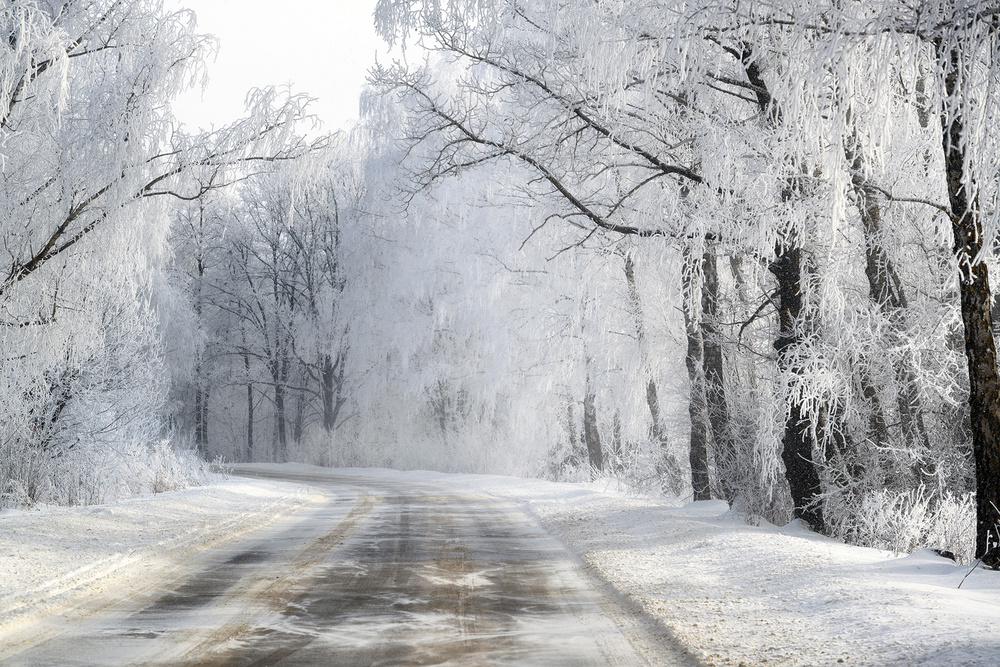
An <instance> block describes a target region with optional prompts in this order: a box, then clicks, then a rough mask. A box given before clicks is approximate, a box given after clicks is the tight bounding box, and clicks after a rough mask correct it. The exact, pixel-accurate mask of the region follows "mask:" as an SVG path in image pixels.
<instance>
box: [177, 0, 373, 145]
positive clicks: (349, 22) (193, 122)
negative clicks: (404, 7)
mask: <svg viewBox="0 0 1000 667" xmlns="http://www.w3.org/2000/svg"><path fill="white" fill-rule="evenodd" d="M375 2H376V0H277V1H275V0H168V2H167V6H168V7H170V6H172V7H175V8H176V7H182V6H183V7H188V8H190V9H193V10H194V11H195V13H196V14H197V15H198V30H199V32H203V33H211V34H214V35H215V36H216V37H218V38H219V41H220V43H221V46H220V50H219V55H218V58H217V59H216V61H215V62H212V63H209V76H210V78H211V81H210V83H209V85H208V88H207V89H206V90H205V91H204V93H202V92H201V91H196V92H193V93H188V94H186V95H184V96H183V97H182V98H180V99H178V100H177V101H176V102H175V103H174V112H175V113H176V115H177V116H178V117H179V118H180V119H181V120H182V121H183V122H184V123H185V124H187V125H189V126H192V128H193V127H204V128H206V129H207V127H208V126H209V125H210V124H213V123H214V124H215V126H217V127H218V126H221V125H223V124H225V123H227V122H229V121H231V120H234V119H236V118H238V117H240V116H241V115H242V112H243V101H244V98H245V97H246V93H247V91H248V90H249V89H250V88H253V87H263V86H266V85H270V84H285V83H291V84H292V85H293V90H295V91H296V92H304V93H308V94H310V95H311V96H312V97H315V98H317V101H316V103H315V105H314V106H313V107H312V109H313V113H316V114H317V115H318V116H319V117H320V118H321V119H322V120H323V122H324V123H325V129H328V130H336V129H340V128H344V127H346V126H347V124H348V123H350V122H351V121H353V120H355V119H356V118H357V115H358V97H359V94H360V92H361V88H362V86H363V85H364V81H365V75H366V72H367V70H368V68H369V67H370V66H371V65H372V64H373V63H374V62H375V54H376V51H378V52H379V54H380V58H383V56H385V54H386V53H387V48H386V46H385V44H384V43H383V42H382V41H381V40H379V39H378V37H376V36H375V29H374V27H373V25H372V12H373V11H374V8H375ZM383 59H384V58H383Z"/></svg>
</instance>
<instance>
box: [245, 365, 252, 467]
mask: <svg viewBox="0 0 1000 667" xmlns="http://www.w3.org/2000/svg"><path fill="white" fill-rule="evenodd" d="M243 369H244V370H245V371H246V374H247V460H248V461H253V381H252V380H251V379H250V355H249V354H247V353H246V352H244V353H243Z"/></svg>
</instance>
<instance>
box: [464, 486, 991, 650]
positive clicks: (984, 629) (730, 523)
mask: <svg viewBox="0 0 1000 667" xmlns="http://www.w3.org/2000/svg"><path fill="white" fill-rule="evenodd" d="M461 479H462V482H463V483H464V484H466V485H468V486H471V487H473V488H475V489H477V490H480V491H483V492H488V493H491V494H493V495H496V496H500V497H504V498H508V499H510V500H513V501H516V502H518V503H520V504H521V507H522V508H524V509H525V510H526V511H527V512H529V513H530V514H533V515H534V516H535V517H537V519H538V520H539V522H540V523H541V524H542V525H543V526H544V527H545V528H546V529H548V530H549V531H550V532H552V533H553V534H555V535H556V536H558V537H559V538H560V539H561V540H562V541H563V542H564V543H565V544H567V545H568V546H569V547H570V548H571V549H572V550H574V551H575V552H576V553H577V554H579V555H580V556H581V558H582V559H583V560H584V561H585V562H586V563H587V564H588V565H589V566H590V567H591V568H592V570H593V572H594V573H595V574H597V575H598V576H599V577H600V578H601V579H603V580H605V581H606V582H608V584H610V586H611V587H612V588H613V589H614V590H615V592H616V593H617V594H618V595H620V596H625V597H627V598H631V599H632V600H633V601H635V602H637V603H638V604H639V605H641V607H642V609H643V610H644V611H645V612H647V613H648V614H650V615H652V616H654V617H656V618H658V619H660V620H661V621H662V622H663V623H664V624H665V625H666V626H667V627H668V628H670V629H671V630H672V632H673V635H674V636H675V638H676V639H677V640H678V641H679V642H680V643H681V644H683V645H684V647H685V648H686V649H687V650H688V651H689V652H690V653H691V654H693V655H694V656H695V657H696V658H697V659H699V660H701V661H703V662H704V663H706V664H709V665H764V664H766V665H836V664H847V665H893V664H896V665H923V664H927V665H930V664H933V665H936V666H938V667H944V666H957V665H987V664H998V663H1000V573H998V572H991V571H987V570H983V569H977V570H976V571H974V572H972V574H971V575H970V576H969V577H968V579H966V580H965V583H963V584H962V588H961V589H958V585H959V582H961V581H962V578H963V577H965V575H966V574H968V573H969V569H970V568H969V567H968V566H963V565H957V564H955V563H953V562H951V561H950V560H946V559H944V558H941V557H940V556H938V555H936V554H934V553H933V552H930V551H921V552H917V553H915V554H912V555H909V556H906V557H896V556H893V555H891V554H888V553H884V552H879V551H876V550H874V549H865V548H860V547H852V546H847V545H844V544H842V543H840V542H837V541H835V540H832V539H829V538H825V537H822V536H819V535H816V534H815V533H812V532H810V531H808V530H807V529H805V528H803V527H802V526H800V525H799V524H797V523H792V524H789V525H788V526H785V527H783V528H778V527H775V526H770V525H766V526H760V527H757V526H748V525H746V524H745V523H744V522H742V521H739V520H736V519H733V518H730V517H729V516H728V513H727V507H726V505H725V503H723V502H721V501H709V502H697V503H691V504H688V505H685V506H678V503H670V502H666V501H663V500H650V499H643V498H636V497H628V496H627V495H626V494H624V493H623V492H622V490H621V489H619V488H617V487H616V485H615V483H614V482H610V481H607V482H597V483H592V484H586V485H583V484H552V483H547V482H540V481H527V480H517V479H509V478H503V477H475V476H463V477H462V478H461Z"/></svg>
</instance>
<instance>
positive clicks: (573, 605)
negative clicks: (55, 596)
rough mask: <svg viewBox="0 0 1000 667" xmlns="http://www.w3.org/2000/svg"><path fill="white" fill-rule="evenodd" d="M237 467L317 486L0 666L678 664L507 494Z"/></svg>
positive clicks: (371, 475) (375, 477)
mask: <svg viewBox="0 0 1000 667" xmlns="http://www.w3.org/2000/svg"><path fill="white" fill-rule="evenodd" d="M243 472H247V473H249V474H255V475H261V476H267V477H269V478H271V479H282V480H287V481H293V482H298V483H307V484H309V485H312V486H315V487H319V488H320V489H322V490H323V492H324V493H325V498H323V499H322V500H319V501H317V502H312V503H311V504H309V505H306V506H305V507H304V508H303V509H301V510H299V511H298V512H296V513H294V514H292V515H290V516H287V517H285V518H283V519H280V520H279V521H277V522H275V523H274V524H272V525H271V526H270V527H268V528H266V529H265V530H264V531H262V532H259V533H257V534H256V535H254V537H253V538H252V539H249V540H244V541H243V542H241V543H239V544H237V545H229V546H228V547H225V548H222V549H219V550H218V551H216V552H214V553H213V554H212V556H211V557H210V558H200V559H195V560H193V561H192V564H191V567H190V568H188V569H187V570H185V571H184V573H183V574H184V576H183V577H182V578H180V579H177V580H175V584H174V586H173V587H172V588H171V589H170V590H168V591H159V592H158V593H157V594H156V595H150V596H148V599H146V600H143V601H141V602H138V603H137V602H136V601H132V602H124V603H121V604H118V605H112V606H110V607H106V608H105V609H102V610H100V611H99V612H95V613H93V614H91V615H89V616H87V615H85V616H84V617H83V618H78V619H76V620H73V621H71V622H67V623H65V624H64V625H63V626H62V627H58V626H56V627H52V628H50V629H49V631H48V638H47V639H46V640H45V641H43V642H41V643H38V644H35V645H34V646H31V647H28V648H26V649H25V650H23V651H21V652H19V653H17V654H15V655H12V656H6V660H5V661H4V664H10V665H100V664H103V665H120V664H135V663H140V664H218V665H224V664H225V665H228V664H233V665H284V664H287V665H329V664H336V665H431V664H433V665H441V664H449V665H486V664H490V665H503V664H506V665H630V666H631V665H642V664H650V663H652V664H686V662H685V661H684V660H683V659H682V658H681V657H679V654H678V655H674V654H672V653H670V652H669V649H668V648H667V647H666V646H665V645H663V643H662V642H659V641H657V640H656V639H653V638H651V637H650V636H649V635H648V633H646V634H644V633H643V632H642V630H641V628H640V627H639V626H637V624H636V622H635V619H634V615H632V614H630V612H626V611H624V610H622V609H620V608H619V607H618V605H617V603H616V602H615V600H613V599H612V598H611V597H610V596H609V595H608V594H607V593H606V591H605V590H604V589H603V588H602V587H601V586H599V585H597V584H595V583H594V582H593V581H592V580H591V579H590V578H589V577H588V576H587V575H586V574H585V573H584V572H583V570H582V568H581V567H580V563H579V561H578V560H577V559H576V557H575V556H574V555H572V554H571V553H570V552H569V551H567V549H566V547H565V546H563V544H562V543H561V542H559V541H557V540H556V539H554V538H553V537H551V536H550V535H549V534H547V533H546V532H545V531H543V530H542V529H541V528H540V527H539V526H538V524H537V523H536V522H535V521H534V520H533V519H530V518H529V517H528V516H526V515H525V514H524V513H523V512H522V511H521V510H519V509H518V508H517V506H516V505H515V504H513V503H510V502H507V501H504V500H502V499H498V498H495V497H489V496H486V495H483V494H479V493H474V492H471V491H462V490H460V489H455V488H450V487H446V486H443V485H438V484H433V483H420V482H413V481H405V480H400V479H386V478H385V477H384V476H380V475H379V474H378V472H377V471H371V472H366V473H358V472H354V473H352V474H350V475H340V476H338V474H337V473H336V472H325V471H322V470H316V471H315V472H309V471H288V470H283V471H280V472H275V471H273V470H272V471H266V470H262V469H260V468H256V469H253V470H252V471H251V470H244V471H243ZM616 620H617V621H618V623H616V622H615V621H616ZM619 626H621V627H619ZM622 627H623V628H625V630H626V632H627V633H628V634H629V635H630V636H631V639H632V640H635V643H634V644H633V641H630V638H629V637H627V636H626V633H623V631H622V629H621V628H622ZM639 635H643V636H639ZM636 646H637V647H639V648H638V649H637V648H635V647H636Z"/></svg>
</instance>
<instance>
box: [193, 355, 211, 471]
mask: <svg viewBox="0 0 1000 667" xmlns="http://www.w3.org/2000/svg"><path fill="white" fill-rule="evenodd" d="M201 372H202V370H201V364H200V363H199V364H198V366H197V367H196V368H195V388H194V445H195V449H197V450H198V453H199V454H201V455H202V457H205V456H207V455H208V388H207V387H205V386H204V383H203V380H202V377H201Z"/></svg>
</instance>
